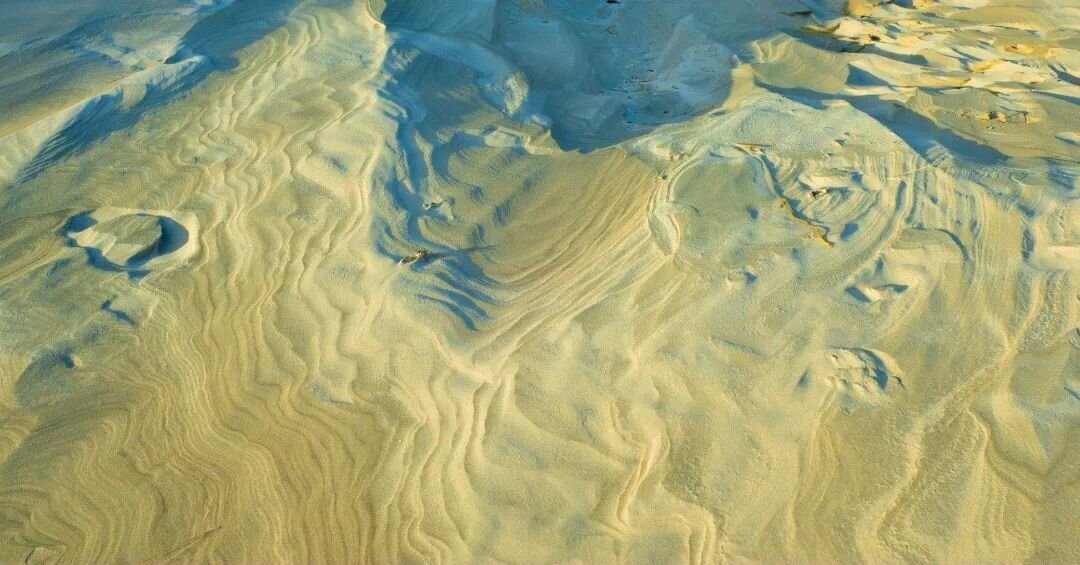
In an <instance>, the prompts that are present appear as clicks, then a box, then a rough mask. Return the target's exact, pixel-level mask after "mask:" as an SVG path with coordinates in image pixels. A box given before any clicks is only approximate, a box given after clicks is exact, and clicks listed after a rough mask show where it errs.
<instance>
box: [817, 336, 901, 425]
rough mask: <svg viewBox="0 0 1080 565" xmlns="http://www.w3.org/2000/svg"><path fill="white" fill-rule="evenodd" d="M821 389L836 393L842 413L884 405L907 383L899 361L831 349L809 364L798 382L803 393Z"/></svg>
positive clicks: (878, 354)
mask: <svg viewBox="0 0 1080 565" xmlns="http://www.w3.org/2000/svg"><path fill="white" fill-rule="evenodd" d="M820 385H825V386H827V387H828V388H829V389H832V390H833V391H835V392H837V393H838V394H839V395H840V398H839V400H840V407H841V409H843V410H845V411H851V410H854V409H855V408H856V407H857V406H859V405H880V404H882V403H883V402H885V400H886V398H887V396H888V395H889V394H890V393H891V392H892V391H893V390H894V389H895V388H903V386H904V383H903V380H902V371H901V370H900V366H899V365H898V364H897V362H896V360H895V359H893V358H892V357H891V356H889V355H888V354H886V353H884V352H882V351H877V350H874V349H862V348H829V349H827V350H825V351H824V352H823V354H822V355H821V356H820V357H818V358H817V359H815V360H814V361H813V362H812V363H810V366H809V367H808V368H807V369H806V371H805V372H804V373H803V374H802V376H801V377H800V378H799V382H798V388H799V389H801V390H809V389H813V388H816V387H818V386H820Z"/></svg>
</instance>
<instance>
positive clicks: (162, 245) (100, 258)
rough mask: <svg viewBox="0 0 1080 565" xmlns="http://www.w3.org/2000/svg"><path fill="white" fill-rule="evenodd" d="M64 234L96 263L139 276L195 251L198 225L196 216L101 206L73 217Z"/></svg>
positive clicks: (176, 263)
mask: <svg viewBox="0 0 1080 565" xmlns="http://www.w3.org/2000/svg"><path fill="white" fill-rule="evenodd" d="M61 233H62V235H63V236H64V237H65V238H66V239H67V242H68V244H69V245H71V246H73V247H79V248H82V249H83V250H84V251H86V255H87V258H88V259H89V261H90V265H91V266H93V267H95V268H98V269H102V270H105V271H116V272H126V273H128V275H129V276H131V277H132V278H139V277H143V276H145V275H147V274H149V273H150V272H151V271H154V270H165V269H169V268H172V267H175V266H176V265H178V264H179V263H181V262H183V261H184V260H185V259H188V258H190V257H191V256H192V255H194V253H195V250H196V248H197V243H196V235H197V233H198V228H197V222H196V221H195V217H194V216H193V215H191V214H172V213H169V212H161V211H149V210H128V209H123V208H98V209H96V210H91V211H88V212H83V213H81V214H76V215H75V216H72V217H71V218H70V219H69V220H68V222H67V223H66V224H65V225H64V228H63V229H62V230H61Z"/></svg>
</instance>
